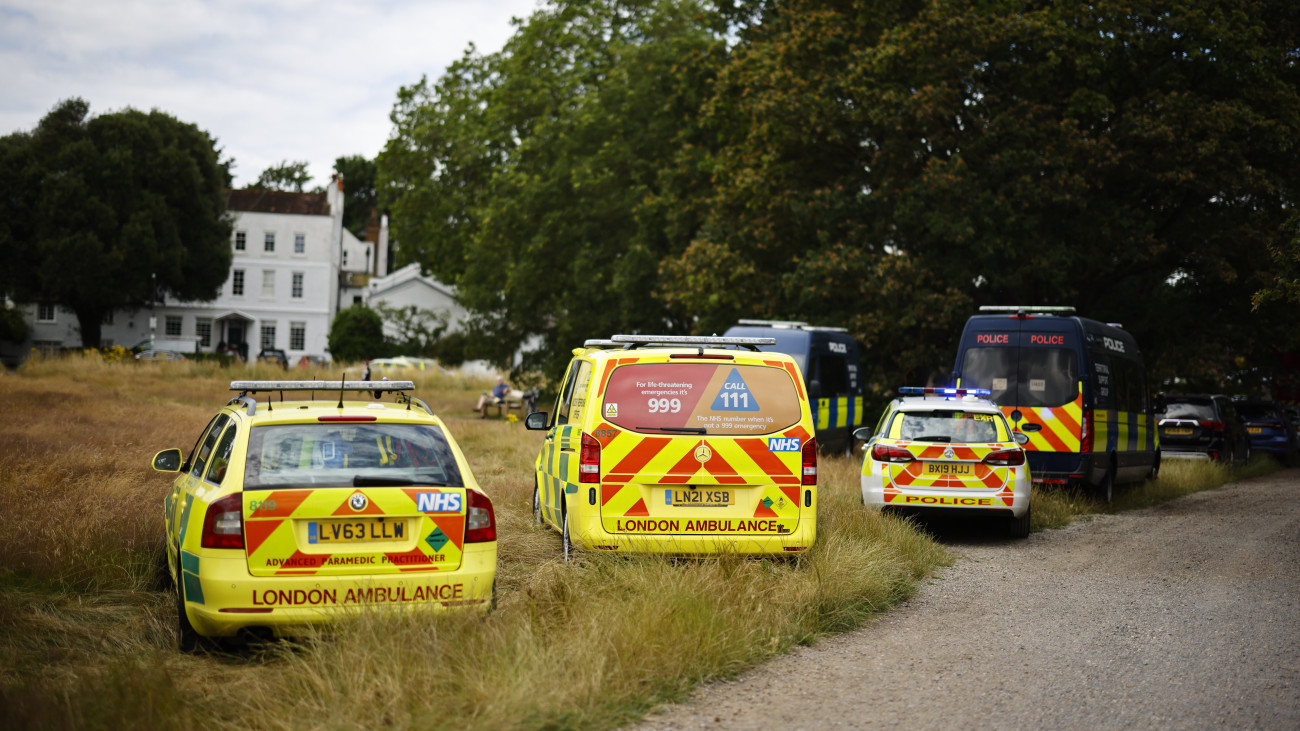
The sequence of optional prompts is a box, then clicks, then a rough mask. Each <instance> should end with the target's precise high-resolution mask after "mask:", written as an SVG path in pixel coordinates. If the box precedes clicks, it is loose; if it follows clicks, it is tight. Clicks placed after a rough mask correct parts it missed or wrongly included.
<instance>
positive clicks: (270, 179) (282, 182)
mask: <svg viewBox="0 0 1300 731" xmlns="http://www.w3.org/2000/svg"><path fill="white" fill-rule="evenodd" d="M309 182H311V173H309V172H307V161H306V160H295V161H294V162H289V161H288V160H284V161H282V162H280V163H278V164H275V165H272V166H271V167H269V168H267V169H265V170H263V171H262V174H261V175H259V176H257V180H256V181H255V182H254V183H253V184H252V185H251V186H249V187H251V188H262V189H264V190H282V191H287V192H290V193H301V192H303V188H304V187H305V186H306V185H307V183H309Z"/></svg>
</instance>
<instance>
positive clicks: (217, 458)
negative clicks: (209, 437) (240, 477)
mask: <svg viewBox="0 0 1300 731" xmlns="http://www.w3.org/2000/svg"><path fill="white" fill-rule="evenodd" d="M237 431H239V428H238V427H236V426H235V425H234V424H231V425H230V426H229V427H227V428H226V431H225V433H223V434H222V435H221V439H220V440H219V441H218V442H217V447H216V449H214V450H213V452H212V459H210V460H208V475H207V480H208V482H212V483H216V484H218V485H220V484H221V481H222V480H224V479H226V468H227V467H229V466H230V453H231V452H232V451H234V448H235V432H237Z"/></svg>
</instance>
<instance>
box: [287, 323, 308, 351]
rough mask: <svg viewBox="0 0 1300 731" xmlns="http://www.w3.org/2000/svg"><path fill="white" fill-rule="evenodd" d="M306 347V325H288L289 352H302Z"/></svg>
mask: <svg viewBox="0 0 1300 731" xmlns="http://www.w3.org/2000/svg"><path fill="white" fill-rule="evenodd" d="M305 347H307V323H305V322H291V323H289V350H302V349H303V348H305Z"/></svg>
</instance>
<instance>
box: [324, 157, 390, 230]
mask: <svg viewBox="0 0 1300 731" xmlns="http://www.w3.org/2000/svg"><path fill="white" fill-rule="evenodd" d="M334 172H336V173H338V174H339V175H340V176H341V177H342V178H343V228H346V229H347V230H349V231H351V232H352V235H354V236H356V237H357V238H359V239H362V240H365V238H366V224H367V223H368V222H369V221H370V214H371V213H373V212H374V211H375V206H377V205H378V204H379V196H378V194H377V193H376V192H375V175H376V168H375V161H374V160H367V159H366V158H365V157H363V156H361V155H345V156H343V157H340V158H338V159H336V160H335V161H334Z"/></svg>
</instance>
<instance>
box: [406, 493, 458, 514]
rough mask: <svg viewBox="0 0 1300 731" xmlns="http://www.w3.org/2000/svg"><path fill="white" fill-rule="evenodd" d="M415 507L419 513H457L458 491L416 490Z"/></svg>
mask: <svg viewBox="0 0 1300 731" xmlns="http://www.w3.org/2000/svg"><path fill="white" fill-rule="evenodd" d="M415 509H416V510H419V511H420V512H421V513H459V512H460V493H458V492H417V493H416V494H415Z"/></svg>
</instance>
